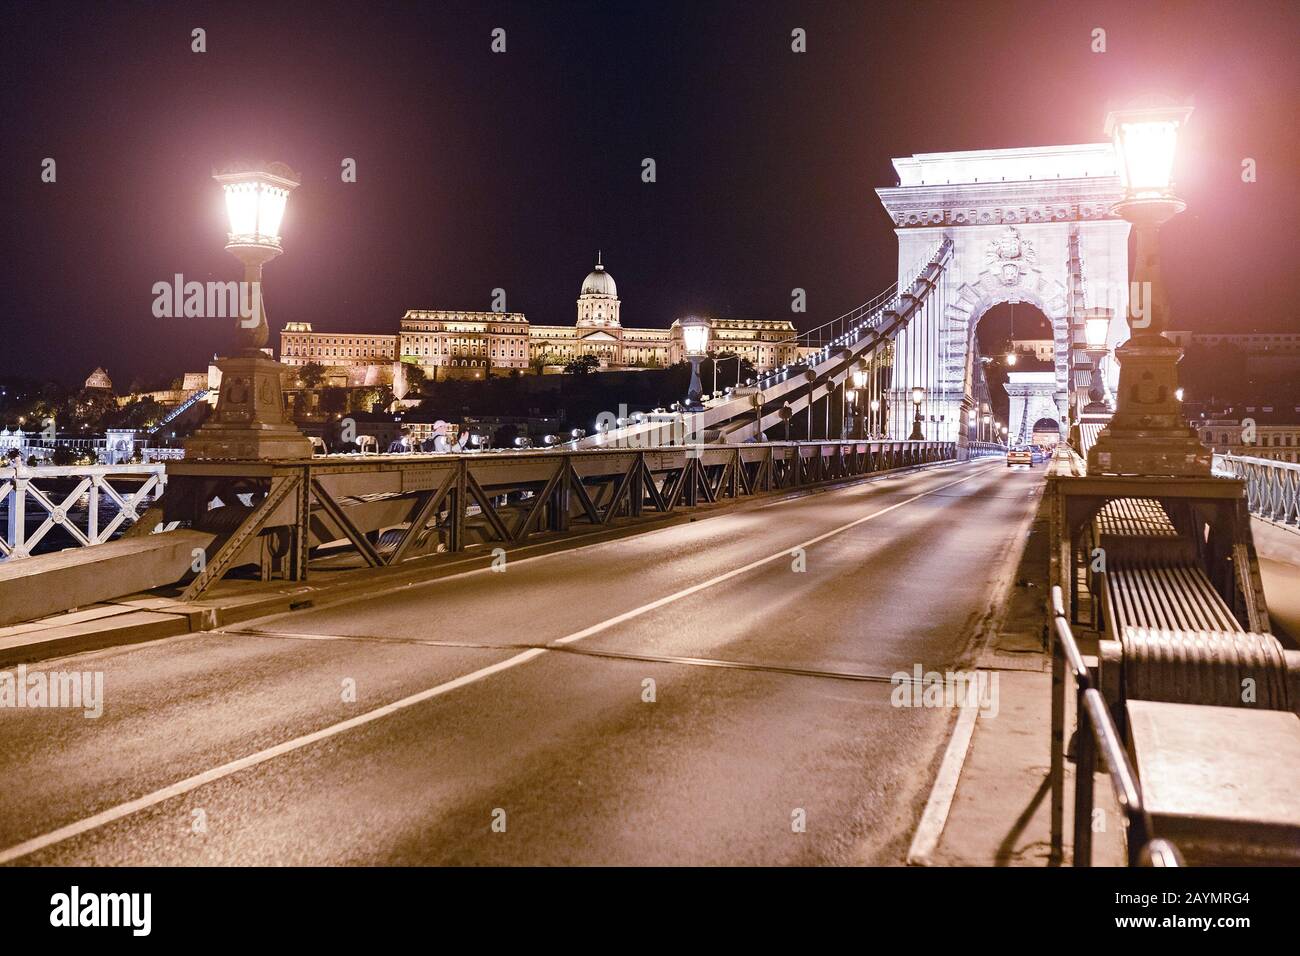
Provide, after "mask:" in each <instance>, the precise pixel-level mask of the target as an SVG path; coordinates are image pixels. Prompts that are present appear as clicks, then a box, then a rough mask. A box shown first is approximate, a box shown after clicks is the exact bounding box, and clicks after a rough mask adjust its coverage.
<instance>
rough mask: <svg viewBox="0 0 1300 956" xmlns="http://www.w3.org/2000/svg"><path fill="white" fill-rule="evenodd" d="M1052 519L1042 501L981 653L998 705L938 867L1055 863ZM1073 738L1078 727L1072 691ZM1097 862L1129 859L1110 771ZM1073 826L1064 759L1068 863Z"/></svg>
mask: <svg viewBox="0 0 1300 956" xmlns="http://www.w3.org/2000/svg"><path fill="white" fill-rule="evenodd" d="M1048 522H1049V518H1048V515H1047V513H1046V511H1045V510H1044V509H1043V508H1041V507H1040V509H1039V513H1038V515H1037V516H1036V517H1035V519H1034V521H1033V523H1032V524H1031V525H1030V529H1029V535H1028V538H1027V540H1026V544H1025V550H1024V553H1023V554H1022V555H1021V560H1020V567H1019V569H1018V571H1017V574H1016V579H1015V582H1014V583H1013V585H1012V588H1011V592H1010V594H1009V596H1008V600H1007V604H1006V613H1005V615H1004V616H1003V620H1002V622H1001V623H1000V625H999V627H998V633H997V635H996V637H995V638H994V639H993V640H992V641H991V642H990V643H989V645H988V646H987V647H986V648H985V650H984V652H983V653H982V655H981V656H980V659H979V667H980V669H981V670H987V671H991V672H993V673H995V674H997V678H998V706H997V708H996V712H993V711H992V710H990V711H989V712H987V713H985V714H981V716H980V717H979V718H978V719H977V720H976V722H975V728H974V732H973V734H972V735H971V739H970V745H969V747H968V748H967V750H966V757H965V762H964V763H963V764H962V768H961V776H960V778H959V780H958V783H957V789H956V792H955V793H954V794H953V798H952V805H951V807H950V809H949V811H948V816H947V820H946V822H945V824H944V828H943V833H942V835H941V836H940V838H939V842H938V845H937V846H936V848H935V850H934V852H933V853H932V854H931V855H930V859H929V865H931V866H1048V865H1049V859H1048V857H1049V851H1050V848H1051V829H1050V827H1051V819H1050V814H1051V806H1052V801H1051V784H1050V780H1049V776H1048V768H1049V766H1050V763H1051V714H1052V710H1051V706H1052V697H1051V692H1052V673H1051V660H1050V658H1049V657H1048V655H1047V653H1046V631H1045V628H1046V621H1047V615H1046V601H1047V593H1048V548H1049V539H1050V529H1049V523H1048ZM1066 697H1067V706H1066V717H1065V726H1066V734H1067V736H1068V735H1069V734H1070V733H1072V730H1073V727H1074V725H1075V719H1074V695H1073V694H1070V693H1067V695H1066ZM1094 794H1095V796H1094V807H1095V808H1096V809H1095V812H1094V814H1093V820H1094V826H1093V838H1092V839H1093V847H1092V862H1093V865H1094V866H1123V865H1125V853H1124V833H1123V830H1124V824H1123V817H1122V815H1121V814H1120V812H1119V807H1118V805H1117V804H1116V803H1115V799H1114V797H1113V795H1112V794H1111V791H1110V782H1109V778H1108V777H1107V776H1106V774H1105V773H1104V772H1099V773H1098V774H1097V775H1096V778H1095V786H1094ZM1073 826H1074V764H1073V763H1072V762H1069V761H1067V762H1066V765H1065V814H1064V824H1063V830H1064V833H1065V863H1066V865H1068V864H1069V862H1070V859H1071V856H1070V854H1071V850H1072V846H1071V844H1072V842H1073V841H1072V834H1073Z"/></svg>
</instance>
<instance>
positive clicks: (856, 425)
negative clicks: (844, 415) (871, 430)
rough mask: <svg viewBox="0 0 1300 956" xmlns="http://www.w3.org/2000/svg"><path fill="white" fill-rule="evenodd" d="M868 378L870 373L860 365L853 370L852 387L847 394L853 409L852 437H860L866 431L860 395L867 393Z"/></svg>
mask: <svg viewBox="0 0 1300 956" xmlns="http://www.w3.org/2000/svg"><path fill="white" fill-rule="evenodd" d="M869 380H870V373H869V372H868V371H867V370H866V369H865V368H863V367H862V366H861V365H859V366H858V367H857V368H855V369H854V370H853V388H852V390H850V391H849V393H848V394H849V395H851V396H853V397H852V398H851V399H849V403H850V407H851V408H852V410H853V437H854V438H862V437H863V435H864V434H865V433H866V427H865V426H866V423H865V422H864V421H863V418H864V417H865V416H863V414H862V396H863V395H865V394H866V393H867V384H868V382H869Z"/></svg>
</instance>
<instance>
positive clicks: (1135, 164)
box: [1106, 97, 1192, 200]
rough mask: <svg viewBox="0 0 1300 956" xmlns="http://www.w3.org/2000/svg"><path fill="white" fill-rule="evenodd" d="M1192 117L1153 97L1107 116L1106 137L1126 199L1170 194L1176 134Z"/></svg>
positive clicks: (1175, 105) (1187, 110) (1183, 108)
mask: <svg viewBox="0 0 1300 956" xmlns="http://www.w3.org/2000/svg"><path fill="white" fill-rule="evenodd" d="M1191 115H1192V108H1191V107H1190V106H1182V105H1179V104H1178V103H1175V102H1174V101H1172V100H1166V99H1162V98H1155V97H1152V98H1147V99H1145V100H1141V101H1139V102H1137V103H1135V104H1134V105H1133V106H1132V107H1129V108H1128V109H1122V110H1112V111H1111V112H1110V113H1109V114H1108V115H1107V116H1106V134H1107V135H1108V136H1110V137H1111V138H1112V140H1113V141H1114V144H1115V157H1116V159H1118V160H1119V175H1120V181H1121V182H1122V183H1123V185H1124V190H1125V192H1126V193H1127V194H1128V198H1129V199H1137V200H1141V199H1165V198H1168V197H1170V196H1172V195H1173V178H1174V156H1175V155H1176V153H1177V150H1178V134H1179V133H1180V132H1181V131H1182V128H1183V126H1185V125H1186V124H1187V118H1188V117H1189V116H1191Z"/></svg>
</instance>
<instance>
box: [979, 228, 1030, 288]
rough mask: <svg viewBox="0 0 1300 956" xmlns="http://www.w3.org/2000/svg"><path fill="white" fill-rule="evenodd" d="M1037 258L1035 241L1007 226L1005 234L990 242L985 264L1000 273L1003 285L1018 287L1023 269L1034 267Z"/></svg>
mask: <svg viewBox="0 0 1300 956" xmlns="http://www.w3.org/2000/svg"><path fill="white" fill-rule="evenodd" d="M1037 258H1038V254H1037V253H1035V252H1034V243H1033V241H1032V240H1030V239H1025V238H1023V237H1022V236H1021V235H1020V230H1019V229H1017V228H1016V227H1015V226H1007V231H1006V232H1005V233H1003V234H1002V235H1001V236H999V237H998V238H996V239H993V240H992V241H990V242H989V246H988V253H987V255H986V257H985V262H986V265H987V266H988V268H989V269H992V270H995V271H996V272H997V273H998V276H999V277H1000V278H1001V279H1002V284H1003V285H1016V284H1017V283H1018V282H1019V281H1020V276H1021V273H1022V271H1023V269H1022V267H1023V266H1031V265H1033V264H1034V262H1035V261H1036V260H1037Z"/></svg>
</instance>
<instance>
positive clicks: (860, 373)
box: [853, 368, 867, 388]
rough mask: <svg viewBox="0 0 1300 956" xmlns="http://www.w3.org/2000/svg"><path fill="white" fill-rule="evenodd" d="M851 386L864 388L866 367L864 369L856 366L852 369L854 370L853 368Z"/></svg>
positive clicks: (865, 384)
mask: <svg viewBox="0 0 1300 956" xmlns="http://www.w3.org/2000/svg"><path fill="white" fill-rule="evenodd" d="M853 387H854V388H866V387H867V370H866V369H864V368H857V369H854V370H853Z"/></svg>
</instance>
